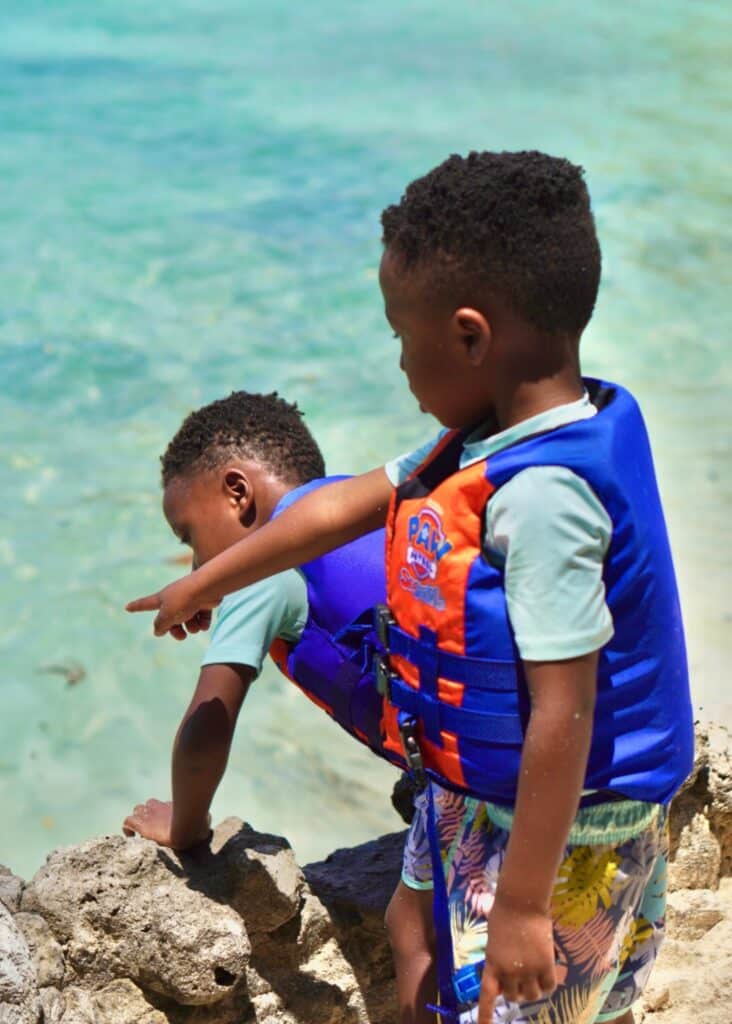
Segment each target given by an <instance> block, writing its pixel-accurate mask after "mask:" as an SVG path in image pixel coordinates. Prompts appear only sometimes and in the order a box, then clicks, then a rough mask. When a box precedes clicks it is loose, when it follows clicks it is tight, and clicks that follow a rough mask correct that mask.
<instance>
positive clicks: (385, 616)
mask: <svg viewBox="0 0 732 1024" xmlns="http://www.w3.org/2000/svg"><path fill="white" fill-rule="evenodd" d="M374 625H375V626H376V635H377V636H378V638H379V643H380V644H381V646H382V647H383V648H384V650H385V651H388V650H389V627H390V626H393V625H394V616H393V615H392V614H391V612H390V611H389V608H388V606H387V605H385V604H377V605H376V607H375V608H374Z"/></svg>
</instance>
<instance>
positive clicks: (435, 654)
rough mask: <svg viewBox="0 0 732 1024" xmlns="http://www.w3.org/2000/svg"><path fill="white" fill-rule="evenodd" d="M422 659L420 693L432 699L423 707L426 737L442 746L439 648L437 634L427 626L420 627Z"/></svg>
mask: <svg viewBox="0 0 732 1024" xmlns="http://www.w3.org/2000/svg"><path fill="white" fill-rule="evenodd" d="M419 639H420V644H421V650H422V658H421V659H420V664H419V693H424V694H425V696H427V697H428V698H430V699H429V700H427V701H426V702H425V703H424V704H423V705H422V707H421V709H420V710H421V712H422V716H421V717H422V728H423V729H424V735H425V736H426V737H427V739H428V740H429V741H430V743H434V744H435V746H436V747H441V746H442V733H441V731H440V705H439V704H438V702H437V665H438V658H439V653H440V652H439V648H438V647H437V633H435V632H434V631H433V630H431V629H428V628H427V626H420V627H419Z"/></svg>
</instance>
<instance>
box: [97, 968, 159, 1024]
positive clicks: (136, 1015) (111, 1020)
mask: <svg viewBox="0 0 732 1024" xmlns="http://www.w3.org/2000/svg"><path fill="white" fill-rule="evenodd" d="M92 1002H93V1004H94V1012H95V1022H96V1024H168V1019H167V1017H166V1016H165V1015H164V1014H163V1013H160V1011H159V1010H156V1009H155V1008H154V1007H152V1006H151V1005H150V1003H148V1001H147V1000H146V999H145V997H144V995H143V994H142V992H141V991H140V989H139V988H138V987H137V985H135V984H134V983H133V982H131V981H130V980H129V978H122V979H120V980H119V981H113V982H110V984H109V985H105V986H104V988H102V989H99V991H97V992H95V993H94V996H93V998H92Z"/></svg>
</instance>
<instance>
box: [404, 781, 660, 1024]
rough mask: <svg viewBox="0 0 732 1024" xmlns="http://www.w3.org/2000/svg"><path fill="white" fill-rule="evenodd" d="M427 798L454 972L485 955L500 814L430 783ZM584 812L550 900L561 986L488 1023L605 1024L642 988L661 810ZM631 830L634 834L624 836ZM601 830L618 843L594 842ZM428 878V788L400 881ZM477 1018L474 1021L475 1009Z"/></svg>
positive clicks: (503, 831) (648, 959)
mask: <svg viewBox="0 0 732 1024" xmlns="http://www.w3.org/2000/svg"><path fill="white" fill-rule="evenodd" d="M433 793H434V797H435V813H436V820H437V829H438V834H439V838H440V850H441V855H442V860H443V868H444V872H445V878H446V882H447V890H448V902H449V910H450V921H451V932H452V944H453V955H454V960H455V964H454V966H455V970H458V969H460V968H461V967H464V966H465V965H466V964H472V963H478V962H480V961H482V960H483V959H484V955H485V947H486V942H487V938H488V928H489V922H488V921H487V919H486V918H487V915H488V913H489V911H490V909H491V906H492V905H493V899H494V894H495V890H496V883H497V880H498V875H499V872H500V870H501V865H502V864H503V859H504V856H505V851H506V845H507V842H508V837H509V831H508V829H507V828H504V827H501V824H502V823H503V822H502V821H501V813H500V812H501V810H502V809H500V808H495V807H494V805H491V804H485V803H483V802H481V801H479V800H475V799H473V798H471V797H466V796H462V795H460V794H457V793H452V792H450V791H448V790H445V789H442V788H441V787H439V786H435V785H434V784H433ZM583 813H584V819H583V821H582V822H580V823H579V824H578V826H577V827H576V828H575V829H573V833H575V835H579V836H581V838H582V839H583V840H584V841H583V842H580V843H573V844H572V845H570V846H568V847H567V848H566V851H565V856H564V859H563V861H562V863H561V866H560V868H559V871H558V874H557V880H556V883H555V886H554V894H553V898H552V916H553V920H554V948H555V956H556V971H557V981H558V985H557V988H556V990H555V991H554V993H553V994H552V995H551V996H550V997H549V998H548V999H543V1000H541V1001H540V1002H537V1003H521V1004H518V1003H510V1002H507V1001H506V1000H504V999H503V998H502V997H499V1000H498V1003H497V1006H496V1011H495V1015H494V1024H595V1022H600V1021H611V1020H613V1018H615V1017H619V1016H621V1015H622V1014H623V1013H624V1012H625V1011H626V1010H627V1009H628V1008H629V1007H630V1006H631V1005H632V1004H633V1003H634V1002H635V1000H637V999H638V997H639V996H640V995H641V993H642V991H643V988H644V986H645V985H646V982H647V980H648V977H649V975H650V972H651V968H652V967H653V963H654V961H655V959H656V956H657V954H658V950H659V948H660V945H661V942H662V940H663V935H664V915H665V906H666V865H667V859H668V826H667V820H666V819H667V816H666V811H665V808H663V807H661V806H659V805H652V804H645V805H643V804H637V803H635V804H630V803H629V802H623V801H620V802H618V803H617V804H613V803H608V804H602V805H599V806H598V807H597V808H588V809H587V810H586V812H580V814H583ZM509 817H510V814H509ZM633 819H635V821H636V826H637V827H635V829H633V825H632V821H633ZM497 821H498V822H500V823H497ZM578 821H579V819H578ZM629 830H633V831H635V834H634V835H632V836H627V832H628V831H629ZM603 833H604V834H605V835H608V836H610V835H612V836H613V837H614V838H616V839H617V837H618V836H621V837H622V839H621V841H619V842H618V841H616V842H605V843H603V842H599V841H597V840H599V839H600V838H602V835H603ZM572 838H573V835H572V834H570V841H571V840H572ZM587 840H590V841H587ZM431 879H432V866H431V859H430V852H429V841H428V837H427V797H426V792H425V793H421V794H418V796H417V798H416V801H415V816H414V819H413V821H412V825H411V827H410V830H409V834H408V836H407V842H406V846H405V851H404V864H403V872H402V880H403V881H404V883H405V884H406V885H408V886H409V887H410V888H413V889H431V887H432V883H431ZM466 1019H470V1016H468V1017H467V1018H466ZM473 1019H476V1020H477V1008H476V1009H475V1011H474V1013H473Z"/></svg>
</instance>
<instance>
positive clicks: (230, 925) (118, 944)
mask: <svg viewBox="0 0 732 1024" xmlns="http://www.w3.org/2000/svg"><path fill="white" fill-rule="evenodd" d="M189 863H190V858H188V859H187V858H185V857H181V858H179V857H176V855H175V854H173V853H171V852H170V851H168V850H162V849H160V848H159V847H157V846H156V845H155V843H152V842H150V841H148V840H146V839H139V838H135V839H125V838H123V837H122V836H114V837H109V838H104V839H96V840H92V841H90V842H87V843H82V844H81V845H80V846H76V847H70V848H68V849H63V850H57V851H56V852H55V853H53V854H51V856H50V857H49V858H48V860H47V861H46V864H45V865H44V866H43V867H42V868H41V869H40V870H39V871H38V872H37V874H36V875H35V877H34V878H33V880H32V881H31V882H30V883H29V884H28V885H27V886H26V888H25V890H24V892H23V898H22V902H21V906H22V908H23V910H24V911H26V912H30V913H37V914H41V916H43V917H44V918H45V919H46V921H47V922H48V924H49V925H50V927H51V930H52V932H53V934H54V936H55V937H56V939H57V941H59V942H60V943H61V944H62V945H63V947H64V951H65V956H66V959H67V961H68V963H69V964H70V966H71V967H72V969H73V971H74V972H75V974H76V976H77V978H78V980H79V983H80V984H81V985H82V986H83V987H85V988H88V987H90V986H100V985H104V984H106V983H108V982H111V981H114V980H116V979H119V978H130V979H131V980H133V981H134V982H135V983H137V984H138V985H140V987H141V988H143V989H150V990H152V991H154V992H157V993H159V994H161V995H163V996H166V997H168V998H170V999H174V1000H175V1001H176V1002H178V1003H182V1004H199V1003H214V1002H217V1001H218V1000H220V999H222V998H224V996H227V995H228V994H229V992H230V989H231V986H232V985H233V984H234V983H235V982H236V980H237V979H238V978H240V977H242V976H243V974H244V970H245V968H246V965H247V961H248V958H249V953H250V943H249V939H248V936H247V933H246V929H245V927H244V924H243V922H242V920H241V918H240V917H239V915H238V914H237V913H236V912H235V911H233V910H232V909H231V908H230V907H227V906H223V905H221V904H220V903H217V902H216V901H215V899H211V898H210V896H208V895H205V893H204V891H201V887H200V884H198V885H197V884H196V882H195V880H192V878H191V872H190V871H189V870H188V867H189ZM194 875H195V872H194ZM199 883H200V879H199ZM67 1012H68V1011H67ZM84 1012H86V1011H85V1010H83V1009H79V1010H78V1011H77V1015H78V1014H83V1013H84Z"/></svg>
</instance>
